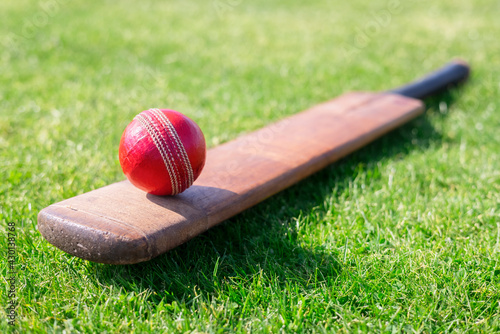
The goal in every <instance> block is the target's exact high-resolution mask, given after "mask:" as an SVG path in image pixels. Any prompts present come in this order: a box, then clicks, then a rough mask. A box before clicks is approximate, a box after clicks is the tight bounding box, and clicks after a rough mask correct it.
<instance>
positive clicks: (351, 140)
mask: <svg viewBox="0 0 500 334" xmlns="http://www.w3.org/2000/svg"><path fill="white" fill-rule="evenodd" d="M468 74H469V66H468V65H467V64H466V63H465V62H463V61H454V62H451V63H450V64H448V65H446V66H445V67H443V68H441V69H440V70H438V71H436V72H434V73H432V74H430V75H429V76H428V77H426V78H424V79H421V80H419V81H416V82H414V83H412V84H409V85H407V86H404V87H402V88H399V89H396V90H393V91H390V92H384V93H365V92H361V93H348V94H345V95H342V96H340V97H338V98H336V99H334V100H331V101H328V102H325V103H322V104H319V105H317V106H314V107H312V108H311V109H308V110H306V111H303V112H301V113H298V114H296V115H293V116H291V117H288V118H286V119H283V120H281V121H279V122H277V123H274V124H271V125H269V126H267V127H264V128H262V129H260V130H258V131H255V132H253V133H250V134H248V135H244V136H242V137H239V138H237V139H236V140H233V141H231V142H228V143H226V144H223V145H220V146H218V147H215V148H212V149H210V150H209V151H208V152H207V159H206V165H205V168H204V170H203V172H202V173H201V175H200V177H199V178H198V180H197V181H196V182H195V183H194V185H193V186H192V187H190V188H189V189H187V190H186V191H185V192H183V193H181V194H179V195H176V196H165V197H159V196H154V195H149V194H147V193H145V192H143V191H141V190H139V189H137V188H135V187H134V186H132V184H130V183H129V182H128V181H122V182H118V183H115V184H111V185H109V186H106V187H103V188H100V189H97V190H94V191H91V192H88V193H85V194H82V195H79V196H76V197H73V198H70V199H67V200H64V201H62V202H59V203H56V204H53V205H50V206H49V207H47V208H45V209H43V210H42V211H41V212H40V213H39V215H38V229H39V231H40V232H41V233H42V235H43V236H44V237H45V238H46V239H47V240H48V241H49V242H50V243H51V244H53V245H54V246H56V247H58V248H60V249H62V250H63V251H65V252H67V253H69V254H72V255H75V256H78V257H80V258H83V259H86V260H90V261H94V262H101V263H110V264H132V263H138V262H142V261H148V260H150V259H152V258H154V257H156V256H158V255H160V254H162V253H165V252H166V251H168V250H169V249H172V248H174V247H176V246H178V245H180V244H182V243H184V242H186V241H187V240H189V239H191V238H193V237H195V236H196V235H198V234H200V233H203V232H204V231H206V230H207V229H209V228H210V227H212V226H214V225H217V224H219V223H220V222H222V221H224V220H225V219H228V218H230V217H232V216H234V215H236V214H238V213H240V212H242V211H243V210H245V209H248V208H250V207H251V206H253V205H255V204H257V203H259V202H261V201H263V200H264V199H266V198H268V197H270V196H272V195H273V194H275V193H277V192H279V191H281V190H283V189H285V188H287V187H289V186H291V185H292V184H294V183H296V182H298V181H299V180H301V179H304V178H305V177H307V176H309V175H311V174H313V173H315V172H316V171H318V170H320V169H322V168H324V167H326V166H327V165H329V164H331V163H332V162H334V161H336V160H338V159H340V158H342V157H344V156H346V155H348V154H349V153H351V152H353V151H355V150H357V149H358V148H360V147H362V146H364V145H366V144H367V143H369V142H371V141H373V140H374V139H376V138H378V137H380V136H382V135H383V134H385V133H387V132H389V131H391V130H393V129H394V128H396V127H398V126H400V125H402V124H404V123H406V122H408V121H409V120H411V119H413V118H415V117H416V116H418V115H420V114H421V113H423V112H424V105H423V103H422V101H420V99H422V98H425V97H427V96H429V95H432V94H435V93H437V92H439V91H442V90H444V89H446V88H447V87H448V86H450V85H454V84H458V83H460V82H462V81H464V80H465V79H466V78H467V77H468Z"/></svg>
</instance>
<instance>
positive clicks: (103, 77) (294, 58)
mask: <svg viewBox="0 0 500 334" xmlns="http://www.w3.org/2000/svg"><path fill="white" fill-rule="evenodd" d="M47 4H48V5H50V6H48V5H47ZM394 4H395V5H397V6H395V5H394ZM41 6H48V7H45V8H48V9H46V10H45V11H44V10H42V9H41ZM499 10H500V5H499V3H498V1H493V0H479V1H474V5H472V4H471V2H470V1H465V0H459V1H451V0H446V1H439V2H436V1H430V0H423V1H389V0H387V1H370V2H369V3H368V2H366V1H361V0H355V1H349V2H338V1H335V2H334V1H326V0H315V1H308V2H305V1H298V0H297V1H296V0H293V1H292V0H287V1H284V0H281V1H279V0H276V1H263V0H258V1H244V0H241V1H229V0H213V1H212V0H211V1H197V3H193V2H187V1H180V0H178V1H165V2H161V4H160V2H159V1H152V0H146V1H140V2H139V1H132V0H124V1H120V2H115V1H94V2H89V1H83V0H74V1H67V0H65V1H63V0H52V1H40V2H37V1H34V0H33V1H31V0H18V1H2V2H1V3H0V21H1V22H2V25H1V27H0V45H1V46H2V48H1V51H0V59H1V67H0V73H1V75H0V176H1V184H0V203H1V209H0V220H1V222H2V226H3V227H2V229H1V232H2V238H0V247H1V249H2V250H4V251H3V254H6V252H7V230H6V227H7V223H8V222H15V223H16V225H17V269H19V271H20V273H19V274H18V276H17V279H18V282H17V297H18V304H19V306H18V308H17V311H18V318H17V323H16V326H15V327H16V329H17V330H18V331H19V332H33V333H47V332H49V333H52V332H55V333H63V332H64V333H75V332H96V333H106V332H107V333H125V332H134V333H144V332H158V333H171V332H192V333H200V332H206V333H226V332H248V333H250V332H255V333H260V332H264V333H277V332H286V333H294V332H311V333H312V332H314V333H323V332H341V333H351V332H384V333H399V332H409V333H413V332H417V333H420V332H425V333H430V332H435V333H448V332H472V333H476V332H478V333H481V332H482V333H493V332H500V263H499V259H500V240H499V239H500V195H499V194H500V110H499V109H500V108H499V105H500V104H499V103H500V102H499V101H500V80H499V78H500V70H499V69H500V52H499V48H498V36H499V35H500V21H499V20H498V12H499ZM455 56H461V57H463V58H464V59H467V60H468V61H470V63H471V64H472V66H473V75H472V77H471V80H470V81H469V83H468V84H467V85H466V86H464V87H462V88H460V89H457V90H453V91H451V92H449V93H446V94H442V95H440V96H438V97H437V98H434V99H432V100H430V101H427V102H428V110H427V112H426V114H425V115H424V116H422V117H420V118H418V119H416V120H415V121H412V122H411V123H409V124H408V125H405V126H403V127H402V128H400V129H398V130H396V131H394V132H392V133H390V134H388V135H387V136H384V137H383V138H381V139H379V140H377V141H376V142H374V143H373V144H371V145H369V146H367V147H365V148H363V149H362V150H360V151H358V152H356V153H355V154H352V155H351V156H349V157H347V158H345V159H343V160H342V161H340V162H338V163H335V164H333V165H332V166H330V167H328V168H326V169H325V170H323V171H321V172H319V173H318V174H316V175H314V176H312V177H310V178H308V179H307V180H305V181H303V182H301V183H299V184H298V185H296V186H294V187H292V188H290V189H288V190H286V191H284V192H282V193H280V194H278V195H276V196H274V197H272V198H270V199H268V200H266V201H265V202H263V203H261V204H260V205H258V206H257V207H255V208H252V209H250V210H248V211H246V212H244V213H242V214H240V215H239V216H237V217H234V218H232V219H230V220H229V221H227V222H225V223H224V224H222V225H220V226H218V227H216V228H214V229H212V230H210V231H208V232H207V233H205V234H203V235H201V236H199V237H197V238H195V239H193V240H192V241H190V242H188V243H186V244H184V245H182V246H181V247H179V248H178V249H175V250H173V251H171V252H169V253H168V254H166V255H163V256H160V257H158V258H156V259H154V260H152V261H150V262H147V263H143V264H139V265H133V266H109V265H102V264H94V263H90V262H86V261H83V260H80V259H78V258H74V257H72V256H69V255H67V254H65V253H63V252H62V251H59V250H58V249H56V248H54V247H52V246H51V245H50V244H48V243H47V242H46V241H45V240H44V239H43V237H42V236H41V235H40V233H39V232H38V231H37V221H36V217H37V213H38V211H39V210H41V209H42V208H44V207H46V206H48V205H50V204H51V203H54V202H57V201H60V200H62V199H65V198H68V197H71V196H74V195H77V194H80V193H84V192H87V191H90V190H92V189H96V188H99V187H101V186H104V185H106V184H109V183H112V182H115V181H119V180H122V179H123V175H122V173H121V169H120V166H119V163H118V158H117V147H118V143H119V139H120V136H121V133H122V131H123V129H124V128H125V126H126V125H127V124H128V122H129V121H130V120H131V119H132V118H133V116H134V115H135V114H137V113H138V112H139V111H141V110H144V109H147V108H149V107H169V108H173V109H176V110H179V111H181V112H184V113H186V114H188V115H189V116H190V117H192V118H193V119H195V120H196V121H197V123H198V124H199V125H200V126H201V128H202V129H203V130H204V133H205V136H206V139H207V143H208V145H209V146H211V147H213V146H215V145H217V144H219V143H222V142H225V141H228V140H230V139H232V138H235V137H236V136H238V135H239V134H242V133H245V132H249V131H251V130H254V129H257V128H259V127H261V126H263V125H265V124H268V123H270V122H272V121H274V120H277V119H280V118H283V117H285V116H286V115H290V114H293V113H296V112H298V111H300V110H303V109H305V108H307V107H309V106H311V105H314V104H316V103H319V102H322V101H324V100H327V99H330V98H332V97H334V96H337V95H340V94H341V93H343V92H347V91H350V90H384V89H388V88H391V87H393V86H397V85H399V84H402V83H404V82H407V81H409V80H412V79H414V78H415V77H417V76H419V75H422V74H424V73H425V72H428V71H430V70H432V69H434V68H436V67H439V66H440V65H442V64H443V63H445V62H447V61H448V60H450V59H451V58H453V57H455ZM4 256H5V255H4ZM7 270H8V267H7V265H6V263H5V262H2V266H1V272H2V277H3V278H4V283H6V281H5V279H6V278H7V277H8V276H7ZM4 286H5V288H4V289H2V290H1V292H0V293H1V295H2V298H1V300H2V308H1V309H0V315H1V317H2V321H1V322H0V330H1V331H2V332H5V331H6V330H7V329H9V326H8V324H7V320H6V311H5V307H6V304H7V290H8V284H4Z"/></svg>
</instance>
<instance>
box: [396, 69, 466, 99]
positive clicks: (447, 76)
mask: <svg viewBox="0 0 500 334" xmlns="http://www.w3.org/2000/svg"><path fill="white" fill-rule="evenodd" d="M469 72H470V67H469V65H468V64H467V63H466V62H465V61H463V60H454V61H452V62H450V63H448V64H446V65H445V66H443V67H442V68H440V69H438V70H437V71H435V72H432V73H430V74H429V75H427V76H426V77H424V78H421V79H419V80H416V81H413V82H411V83H409V84H407V85H405V86H402V87H399V88H396V89H393V90H390V91H389V93H395V94H399V95H403V96H407V97H413V98H416V99H424V98H426V97H429V96H431V95H434V94H436V93H439V92H442V91H444V90H446V89H447V88H449V87H451V86H456V85H457V84H459V83H461V82H463V81H465V80H467V78H468V77H469Z"/></svg>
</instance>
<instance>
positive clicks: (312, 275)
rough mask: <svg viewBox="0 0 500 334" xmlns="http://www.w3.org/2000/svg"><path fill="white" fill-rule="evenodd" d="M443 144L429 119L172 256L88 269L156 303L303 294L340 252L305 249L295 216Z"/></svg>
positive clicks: (332, 270)
mask: <svg viewBox="0 0 500 334" xmlns="http://www.w3.org/2000/svg"><path fill="white" fill-rule="evenodd" d="M442 102H445V103H446V104H447V105H448V106H449V105H450V104H452V102H453V94H452V93H448V92H446V93H443V94H441V95H440V96H438V97H437V98H434V99H432V100H428V101H427V109H428V110H429V109H430V110H439V105H440V103H442ZM441 141H442V136H441V134H440V133H439V132H438V131H436V129H434V128H433V126H432V125H431V124H430V122H429V120H428V116H427V115H426V114H424V115H423V116H420V117H419V118H417V119H415V120H413V121H411V122H410V123H408V124H406V125H404V126H403V127H401V128H398V129H396V130H394V131H392V132H391V133H389V134H387V135H385V136H383V137H382V138H380V139H378V140H376V141H375V142H373V143H371V144H370V145H368V146H366V147H364V148H363V149H361V150H359V151H357V152H355V153H353V154H351V155H350V156H348V157H346V158H344V159H342V160H341V161H339V162H337V163H335V164H333V165H331V166H329V167H328V168H326V169H324V170H322V171H320V172H319V173H316V174H314V175H313V176H311V177H309V178H307V179H306V180H304V181H301V182H300V183H298V184H297V185H295V186H292V187H291V188H289V189H287V190H285V191H283V192H281V193H279V194H277V195H275V196H273V197H272V198H270V199H267V200H266V201H264V202H263V203H261V204H259V205H257V206H256V207H254V208H252V209H250V210H247V211H246V212H243V213H241V214H239V215H238V216H236V217H234V218H232V219H230V220H228V221H226V222H224V223H222V224H221V225H219V226H217V227H215V228H213V229H211V230H209V231H207V232H206V233H204V234H202V235H200V236H198V237H196V238H195V239H193V240H191V241H189V242H187V243H186V244H184V245H182V246H180V247H178V248H176V249H174V250H172V251H170V252H168V253H167V254H164V255H162V256H160V257H158V258H156V259H153V260H152V261H149V262H147V263H141V264H137V265H130V266H110V265H102V264H94V263H89V266H90V267H91V268H90V270H92V271H94V273H95V275H96V276H97V277H98V279H99V281H100V282H101V283H102V284H104V285H114V286H121V287H122V288H123V289H125V291H128V292H132V291H133V292H136V293H141V292H142V291H144V290H146V289H149V290H150V291H151V296H150V297H149V300H150V301H151V302H152V303H159V302H160V301H163V303H169V302H172V301H177V302H181V303H184V302H185V303H190V302H192V301H193V300H195V299H196V298H197V296H198V295H199V294H200V293H202V294H216V295H217V296H221V295H224V294H226V295H228V296H229V295H231V296H232V297H231V299H233V298H236V297H234V296H235V295H241V296H245V295H246V293H248V290H249V289H251V288H252V287H254V286H255V287H256V286H258V284H263V285H267V286H270V285H278V286H286V285H287V284H288V285H290V284H293V285H295V286H297V287H298V289H300V290H302V291H303V292H304V293H306V292H307V291H308V290H309V289H314V287H315V286H316V285H317V284H323V283H325V282H332V281H334V280H335V279H336V278H337V276H338V275H339V274H340V272H341V271H342V265H341V260H340V259H341V257H342V254H340V253H339V251H338V250H331V249H328V248H325V247H322V246H321V245H320V246H308V245H303V244H302V243H301V240H300V238H299V237H298V231H297V224H296V218H295V217H297V216H307V215H309V214H311V213H312V212H313V208H315V207H317V206H318V205H321V203H323V202H324V200H325V198H327V197H328V196H331V195H332V189H336V190H337V193H342V191H343V190H345V187H346V185H348V184H349V180H352V179H354V178H355V177H356V175H357V174H358V173H364V172H365V171H370V170H373V169H375V168H376V165H377V163H379V162H380V161H381V160H383V159H402V158H404V156H405V155H407V154H409V153H410V152H412V151H413V150H416V149H418V150H425V149H427V148H428V147H429V146H430V145H431V143H432V144H439V143H441ZM360 166H361V167H360ZM259 282H260V283H259ZM243 290H247V291H246V292H245V291H243ZM242 298H243V297H242Z"/></svg>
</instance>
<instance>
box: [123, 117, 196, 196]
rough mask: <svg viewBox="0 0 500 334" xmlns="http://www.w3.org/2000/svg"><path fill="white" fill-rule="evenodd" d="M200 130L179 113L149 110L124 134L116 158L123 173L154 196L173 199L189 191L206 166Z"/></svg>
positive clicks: (134, 121)
mask: <svg viewBox="0 0 500 334" xmlns="http://www.w3.org/2000/svg"><path fill="white" fill-rule="evenodd" d="M205 155H206V144H205V137H204V136H203V133H202V132H201V129H200V127H199V126H198V125H197V124H196V123H195V122H193V121H192V120H191V119H190V118H188V117H187V116H185V115H183V114H181V113H180V112H177V111H174V110H168V109H149V110H145V111H143V112H141V113H140V114H139V115H137V116H135V118H134V119H133V121H132V122H131V123H130V124H129V125H128V126H127V128H126V129H125V131H124V132H123V135H122V139H121V141H120V151H119V158H120V164H121V166H122V169H123V173H125V175H126V176H127V178H128V179H129V181H130V182H131V183H132V184H133V185H135V186H136V187H137V188H139V189H142V190H144V191H146V192H148V193H150V194H153V195H175V194H179V193H181V192H183V191H184V190H186V189H187V188H188V187H190V186H191V185H192V184H193V182H194V181H195V180H196V178H198V176H199V175H200V173H201V170H202V169H203V166H204V165H205Z"/></svg>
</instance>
